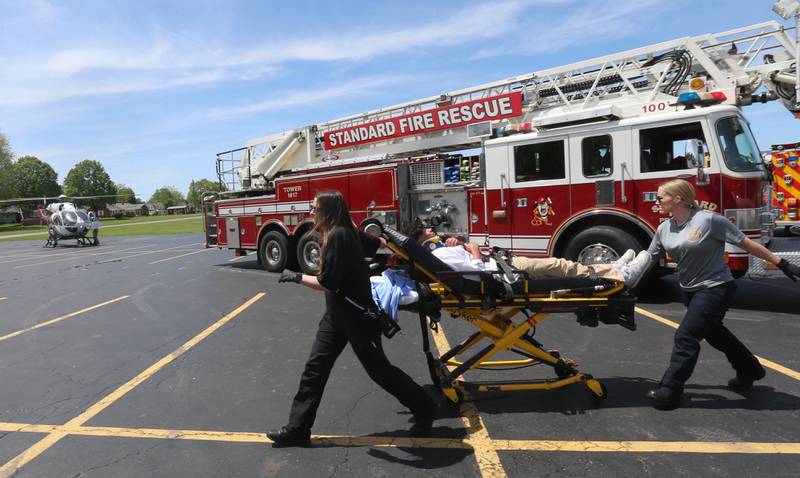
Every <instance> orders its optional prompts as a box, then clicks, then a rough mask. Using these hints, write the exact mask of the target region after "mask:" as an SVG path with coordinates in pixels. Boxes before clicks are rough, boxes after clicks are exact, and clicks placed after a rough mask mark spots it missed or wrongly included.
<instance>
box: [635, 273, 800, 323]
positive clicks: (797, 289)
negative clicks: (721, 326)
mask: <svg viewBox="0 0 800 478" xmlns="http://www.w3.org/2000/svg"><path fill="white" fill-rule="evenodd" d="M736 285H737V286H738V287H739V288H738V289H737V290H736V296H735V297H734V299H733V303H732V304H731V308H732V309H742V310H757V311H760V312H779V313H784V314H797V313H798V308H797V296H798V295H800V282H792V281H791V280H789V279H788V278H786V277H782V276H781V277H778V276H774V277H767V278H764V279H761V280H751V279H746V278H744V279H738V280H737V281H736ZM636 296H637V298H638V301H637V302H638V303H640V304H670V303H674V302H677V303H679V304H681V306H682V305H683V296H682V293H681V289H680V286H679V285H678V278H677V276H676V275H675V274H671V275H669V276H664V277H661V278H658V279H653V280H651V281H649V282H648V283H646V284H643V285H642V286H641V287H640V288H639V289H637V290H636ZM681 313H683V310H681Z"/></svg>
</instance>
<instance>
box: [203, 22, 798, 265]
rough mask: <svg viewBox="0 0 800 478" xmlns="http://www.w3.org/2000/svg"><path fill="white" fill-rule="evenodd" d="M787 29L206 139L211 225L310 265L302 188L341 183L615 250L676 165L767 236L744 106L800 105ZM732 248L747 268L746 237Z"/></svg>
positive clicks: (371, 204) (763, 182) (649, 218)
mask: <svg viewBox="0 0 800 478" xmlns="http://www.w3.org/2000/svg"><path fill="white" fill-rule="evenodd" d="M798 43H799V42H798V40H797V39H796V38H792V37H791V36H789V35H788V34H787V32H786V31H785V28H784V27H783V26H782V25H781V24H780V23H778V22H775V21H768V22H764V23H760V24H756V25H750V26H747V27H744V28H739V29H735V30H730V31H726V32H721V33H717V34H713V35H712V34H707V35H700V36H696V37H687V38H681V39H678V40H673V41H669V42H664V43H659V44H656V45H650V46H647V47H643V48H638V49H635V50H631V51H627V52H623V53H618V54H614V55H609V56H606V57H601V58H595V59H592V60H588V61H584V62H580V63H576V64H571V65H566V66H561V67H557V68H552V69H548V70H544V71H537V72H534V73H530V74H526V75H521V76H517V77H513V78H508V79H505V80H501V81H497V82H494V83H490V84H484V85H479V86H476V87H471V88H467V89H464V90H459V91H454V92H450V93H447V94H443V95H439V96H433V97H429V98H423V99H421V100H417V101H412V102H409V103H404V104H401V105H396V106H392V107H389V108H382V109H378V110H373V111H368V112H365V113H361V114H358V115H353V116H349V117H346V118H342V119H338V120H334V121H328V122H325V123H319V124H315V125H310V126H306V127H303V128H299V129H296V130H293V131H287V132H283V133H278V134H274V135H270V136H266V137H262V138H257V139H255V140H253V141H250V142H249V143H247V144H246V146H245V147H243V148H239V149H237V150H232V151H226V152H224V153H220V154H218V155H217V171H218V174H219V177H220V182H221V185H222V186H223V187H224V189H225V190H226V191H227V192H225V193H222V194H221V195H220V196H216V197H214V198H213V200H212V201H209V203H208V204H209V213H208V214H207V221H206V226H207V227H206V230H207V235H208V239H207V243H208V245H209V246H214V245H215V246H217V247H220V248H228V249H232V250H234V251H235V253H236V254H237V255H243V254H247V253H248V252H249V251H254V252H256V253H257V254H258V259H259V261H260V262H261V264H262V265H263V267H264V268H266V269H267V270H269V271H280V270H282V269H283V268H284V267H292V266H293V265H295V264H296V265H298V266H299V268H300V269H301V270H303V271H305V272H313V271H314V270H315V268H316V267H317V265H318V260H319V244H318V239H317V237H316V236H315V235H314V233H313V232H311V221H312V219H311V217H310V214H309V210H310V205H311V201H312V199H313V197H314V195H315V194H316V193H317V191H321V190H329V189H336V190H339V191H341V192H342V194H344V196H345V198H346V199H347V202H348V205H349V207H350V209H351V212H352V214H353V218H354V220H355V221H356V222H357V223H359V224H367V223H368V220H373V221H374V220H375V219H377V220H379V221H381V222H384V223H385V224H388V225H391V226H394V227H396V228H400V229H403V228H405V227H408V226H409V225H410V224H413V223H415V222H416V223H423V224H428V225H431V226H436V228H437V230H438V231H440V232H445V233H449V234H457V235H463V236H466V237H468V238H469V239H470V240H472V241H474V242H478V243H480V244H490V245H493V246H500V247H504V248H508V249H511V250H513V251H514V252H515V253H517V254H521V255H527V256H532V257H535V256H562V257H567V258H570V259H573V260H579V261H582V262H584V263H597V262H608V261H612V260H614V259H616V258H617V257H618V255H619V254H621V253H622V252H623V251H624V250H625V249H627V248H633V249H636V250H640V249H642V248H644V247H646V246H647V245H648V244H649V242H650V238H651V237H652V235H653V233H654V231H655V229H656V228H657V226H658V224H659V222H660V221H663V220H664V219H665V216H664V215H663V214H661V213H660V211H659V209H658V207H657V205H656V201H655V200H656V190H657V188H658V185H659V184H660V183H661V182H663V181H665V180H668V179H671V178H676V177H680V178H686V179H688V180H690V181H691V182H692V183H693V184H695V185H696V187H697V191H698V204H699V206H700V207H702V208H705V209H708V210H711V211H716V212H718V213H720V214H724V215H725V217H727V218H728V219H729V220H731V221H733V222H735V223H736V224H737V225H738V226H739V228H741V229H742V230H743V231H744V232H745V233H746V234H747V235H748V236H749V237H751V238H753V239H755V240H762V241H763V242H766V239H768V237H769V235H770V234H771V229H770V228H771V227H772V224H773V217H772V211H771V207H770V205H769V199H770V196H771V194H772V192H771V189H770V183H769V174H768V172H767V171H766V169H765V168H764V167H763V162H762V158H761V156H760V153H759V149H758V147H757V145H756V142H755V140H754V138H753V135H752V133H751V131H750V126H749V123H748V121H747V119H746V118H745V116H744V115H743V112H742V107H744V106H747V105H749V104H752V103H753V102H756V101H761V102H765V101H771V100H778V101H781V102H782V103H783V104H784V106H786V108H787V109H789V110H790V111H792V112H793V113H794V114H795V115H796V116H798V117H800V103H798V95H797V93H796V91H797V89H798V88H800V86H798V85H799V84H800V81H798V79H797V76H798V73H797V72H796V71H795V70H796V67H795V65H796V60H797V57H798V53H797V45H798ZM792 91H794V92H795V93H794V94H790V93H791V92H792ZM365 221H367V222H366V223H365ZM366 227H369V226H368V224H367V226H366ZM726 252H727V254H726V257H727V260H728V264H729V266H730V267H731V269H732V270H733V271H734V273H735V274H736V275H743V274H744V273H745V272H746V271H747V268H748V257H747V254H746V253H744V252H743V251H741V250H738V249H737V248H735V247H728V249H727V250H726Z"/></svg>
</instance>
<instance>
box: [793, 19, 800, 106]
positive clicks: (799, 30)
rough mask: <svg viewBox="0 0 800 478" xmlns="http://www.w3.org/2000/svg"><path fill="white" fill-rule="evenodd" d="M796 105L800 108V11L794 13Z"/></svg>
mask: <svg viewBox="0 0 800 478" xmlns="http://www.w3.org/2000/svg"><path fill="white" fill-rule="evenodd" d="M794 19H795V29H794V74H795V79H794V105H795V106H796V107H797V108H800V11H798V12H796V13H795V14H794Z"/></svg>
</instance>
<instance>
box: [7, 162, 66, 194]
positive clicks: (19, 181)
mask: <svg viewBox="0 0 800 478" xmlns="http://www.w3.org/2000/svg"><path fill="white" fill-rule="evenodd" d="M11 177H12V178H13V179H14V183H15V184H16V188H17V191H16V193H17V196H19V197H42V196H47V197H55V196H58V195H59V194H61V186H59V184H58V173H56V172H55V171H54V170H53V168H52V167H51V166H50V165H49V164H47V163H46V162H44V161H41V160H40V159H39V158H37V157H36V156H23V157H21V158H19V159H17V162H16V163H14V166H13V167H12V169H11Z"/></svg>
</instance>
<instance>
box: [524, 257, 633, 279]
mask: <svg viewBox="0 0 800 478" xmlns="http://www.w3.org/2000/svg"><path fill="white" fill-rule="evenodd" d="M511 267H513V268H514V269H519V270H522V271H525V272H527V273H528V274H530V276H531V278H532V279H546V278H570V277H591V276H592V274H591V270H592V269H594V273H595V274H596V275H597V277H602V278H604V279H611V280H615V281H620V282H623V281H624V280H625V279H624V277H623V276H622V271H621V270H619V269H615V268H614V267H612V266H611V264H594V265H592V266H585V265H583V264H581V263H579V262H572V261H568V260H566V259H559V258H555V257H548V258H543V259H532V258H530V257H520V256H513V257H511Z"/></svg>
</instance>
